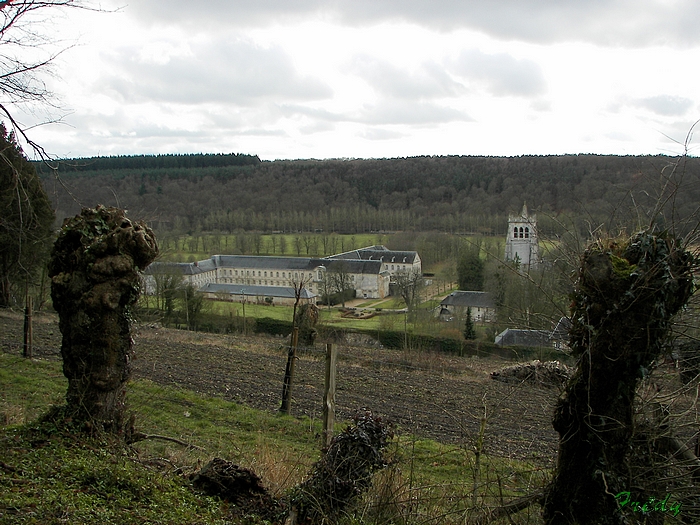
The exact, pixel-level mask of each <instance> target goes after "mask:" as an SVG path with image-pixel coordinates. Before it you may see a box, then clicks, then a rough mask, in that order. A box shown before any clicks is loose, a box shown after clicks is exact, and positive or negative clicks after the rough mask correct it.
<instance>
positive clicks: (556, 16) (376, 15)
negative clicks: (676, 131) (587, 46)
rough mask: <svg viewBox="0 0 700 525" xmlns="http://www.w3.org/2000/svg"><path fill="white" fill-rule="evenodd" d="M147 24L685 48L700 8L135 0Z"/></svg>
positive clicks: (470, 1)
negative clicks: (299, 24) (463, 34)
mask: <svg viewBox="0 0 700 525" xmlns="http://www.w3.org/2000/svg"><path fill="white" fill-rule="evenodd" d="M128 9H130V10H132V11H133V12H134V13H135V14H136V15H137V17H139V18H140V19H142V20H144V21H147V22H150V23H153V24H163V23H173V24H188V25H190V26H193V27H194V26H196V27H202V28H207V27H211V26H219V27H220V26H226V27H235V26H237V27H242V26H247V27H249V26H251V25H257V26H268V25H271V24H275V23H285V22H287V23H288V22H290V21H297V20H303V19H308V18H309V17H312V16H316V15H319V14H320V15H323V17H324V18H326V19H335V20H337V21H339V22H341V23H344V24H349V25H370V24H376V23H381V22H385V21H405V22H409V23H414V24H418V25H421V26H424V27H431V28H434V29H438V30H453V29H458V28H467V29H472V30H477V31H482V32H485V33H488V34H490V35H492V36H494V37H496V38H502V39H508V40H510V39H517V40H525V41H530V42H564V41H572V40H575V41H586V42H592V43H597V44H603V45H624V46H645V45H650V44H664V45H668V44H671V45H680V46H687V45H689V44H691V43H697V42H700V32H699V31H697V20H698V19H700V3H699V2H697V1H696V0H678V1H675V2H639V1H638V0H566V1H562V0H490V1H484V0H411V1H407V0H382V1H377V0H336V1H333V2H329V1H327V0H285V1H284V2H280V1H279V0H256V1H255V2H240V1H238V2H232V1H230V0H208V1H207V2H200V3H197V4H196V5H195V4H193V3H192V2H191V1H187V2H186V1H185V0H139V2H137V3H136V2H135V3H134V5H132V6H129V8H128Z"/></svg>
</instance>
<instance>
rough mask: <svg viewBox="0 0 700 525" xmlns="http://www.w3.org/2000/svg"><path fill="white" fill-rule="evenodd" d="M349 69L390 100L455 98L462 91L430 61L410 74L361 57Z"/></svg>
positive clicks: (386, 62)
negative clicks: (391, 98) (390, 98)
mask: <svg viewBox="0 0 700 525" xmlns="http://www.w3.org/2000/svg"><path fill="white" fill-rule="evenodd" d="M351 70H352V71H353V72H354V73H356V74H357V75H359V76H360V77H362V78H363V79H364V80H365V81H366V82H368V83H369V84H370V85H371V86H372V87H373V88H374V89H376V90H377V91H378V92H379V93H381V94H382V95H385V96H390V97H396V98H409V99H414V98H418V99H425V98H428V99H429V98H439V97H455V96H458V95H459V94H461V93H464V92H465V89H464V86H463V85H462V84H460V83H459V82H455V81H454V80H453V79H452V78H451V77H450V76H449V75H448V74H447V73H446V71H445V69H444V67H440V66H439V65H438V64H436V63H434V62H429V63H424V64H420V65H419V66H418V68H417V70H416V71H415V72H411V71H407V70H406V69H402V68H399V67H397V66H395V65H393V64H392V63H390V62H389V61H386V60H378V59H376V58H374V57H372V56H368V55H365V54H363V55H359V56H356V57H355V58H354V60H353V61H352V64H351Z"/></svg>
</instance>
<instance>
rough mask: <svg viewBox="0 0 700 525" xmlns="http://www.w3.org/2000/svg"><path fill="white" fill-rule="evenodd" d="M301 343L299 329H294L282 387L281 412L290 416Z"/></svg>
mask: <svg viewBox="0 0 700 525" xmlns="http://www.w3.org/2000/svg"><path fill="white" fill-rule="evenodd" d="M298 342H299V328H298V327H297V326H295V327H294V332H292V345H291V346H290V347H289V352H288V353H287V368H286V369H285V371H284V385H283V386H282V406H281V407H280V412H282V413H283V414H289V413H290V412H291V406H292V383H294V365H295V363H296V360H297V344H298Z"/></svg>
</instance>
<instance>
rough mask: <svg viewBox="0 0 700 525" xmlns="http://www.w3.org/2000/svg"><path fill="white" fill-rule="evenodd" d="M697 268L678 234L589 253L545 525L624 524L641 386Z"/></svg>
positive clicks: (578, 290) (575, 312)
mask: <svg viewBox="0 0 700 525" xmlns="http://www.w3.org/2000/svg"><path fill="white" fill-rule="evenodd" d="M693 265H694V261H693V256H692V254H691V253H690V252H688V251H687V250H686V249H685V248H684V246H683V244H682V243H681V242H680V241H679V240H677V239H675V238H673V237H671V236H670V235H665V234H653V233H649V232H641V233H638V234H636V235H635V236H633V237H632V238H631V239H629V240H627V241H617V242H615V241H609V242H607V243H603V242H599V243H596V244H594V245H592V246H591V247H590V248H588V249H587V250H586V252H585V253H584V254H583V256H582V259H581V266H580V269H579V273H578V279H577V282H576V286H575V291H574V294H573V302H572V306H571V320H572V327H571V330H570V336H571V348H572V353H573V355H574V356H576V357H577V358H578V363H577V365H578V366H577V369H576V372H575V373H574V375H573V377H572V378H571V379H570V381H569V382H568V384H567V386H566V389H565V391H564V393H563V394H562V396H561V397H560V399H559V401H558V403H557V406H556V409H555V415H554V420H553V425H554V428H555V430H556V431H557V432H558V433H559V435H560V439H559V455H558V460H557V468H556V471H555V475H554V479H553V482H552V484H551V486H550V489H549V491H548V493H547V496H546V501H545V505H544V518H545V523H546V524H547V525H559V524H571V523H576V524H578V525H585V524H596V525H621V524H624V523H627V520H626V518H625V516H624V515H623V513H622V512H621V509H620V508H619V506H618V504H617V502H616V500H615V495H616V494H618V493H620V492H622V491H625V490H629V482H630V479H629V472H630V468H629V465H630V460H631V457H630V454H631V450H632V443H631V439H632V432H633V403H634V396H635V391H636V388H637V385H638V382H639V380H640V379H641V378H643V377H645V376H646V375H647V374H648V373H649V371H650V370H651V368H652V367H653V366H654V362H655V361H656V360H657V359H658V358H659V357H660V356H661V354H662V351H663V346H664V343H665V342H666V339H667V335H668V333H669V329H670V326H671V322H672V318H673V316H674V315H675V314H676V313H677V312H678V311H679V310H680V309H681V308H682V307H683V306H684V305H685V304H686V302H687V301H688V299H689V298H690V295H691V293H692V288H693V280H692V269H693Z"/></svg>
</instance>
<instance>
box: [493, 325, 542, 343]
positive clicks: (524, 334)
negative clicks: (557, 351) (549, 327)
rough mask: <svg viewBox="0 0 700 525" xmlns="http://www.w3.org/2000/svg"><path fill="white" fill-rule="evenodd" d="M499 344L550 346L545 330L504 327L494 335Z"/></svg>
mask: <svg viewBox="0 0 700 525" xmlns="http://www.w3.org/2000/svg"><path fill="white" fill-rule="evenodd" d="M494 343H495V344H497V345H499V346H552V345H551V342H550V340H549V332H547V331H546V330H518V329H513V328H506V329H505V330H503V331H502V332H501V333H500V334H498V335H497V336H496V340H495V341H494Z"/></svg>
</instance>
